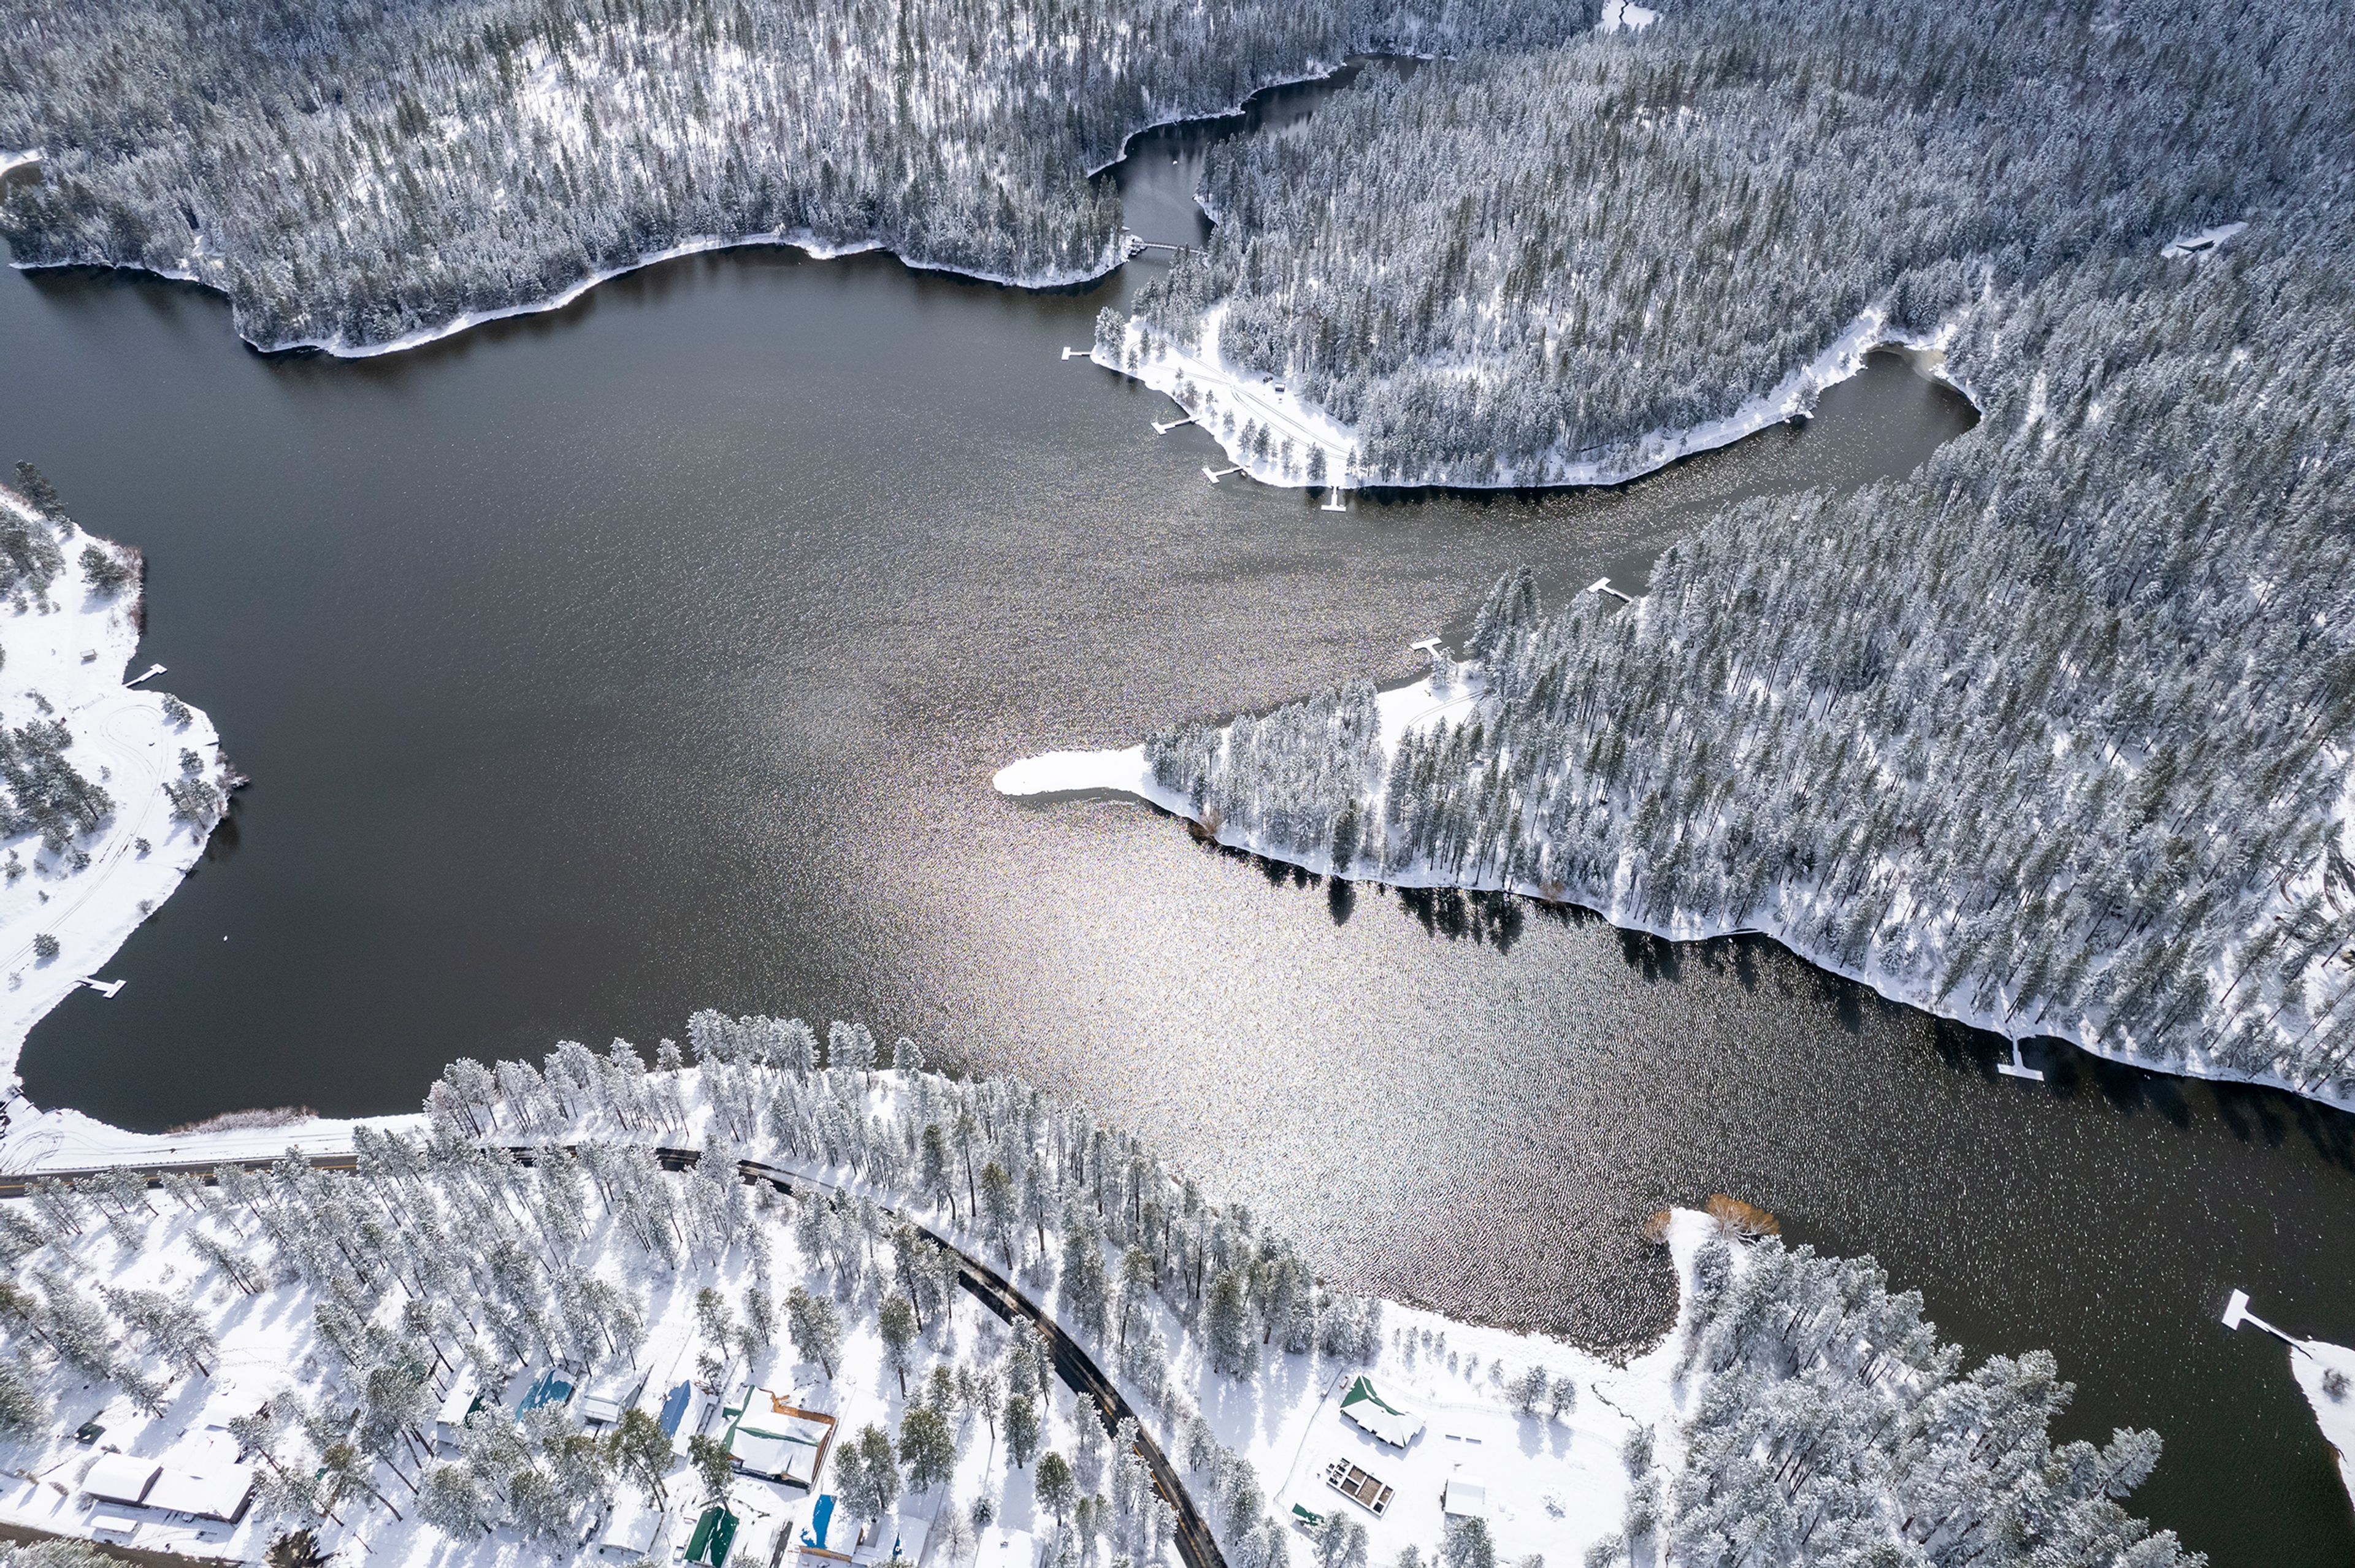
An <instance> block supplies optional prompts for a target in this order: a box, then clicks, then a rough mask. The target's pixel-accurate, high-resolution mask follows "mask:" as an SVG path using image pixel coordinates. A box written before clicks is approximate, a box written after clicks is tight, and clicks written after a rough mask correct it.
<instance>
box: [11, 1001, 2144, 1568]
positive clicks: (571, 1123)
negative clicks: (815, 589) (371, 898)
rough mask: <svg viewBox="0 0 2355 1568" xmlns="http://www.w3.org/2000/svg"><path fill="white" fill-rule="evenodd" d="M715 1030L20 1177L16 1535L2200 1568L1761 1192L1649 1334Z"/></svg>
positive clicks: (1986, 1375)
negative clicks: (1471, 1286)
mask: <svg viewBox="0 0 2355 1568" xmlns="http://www.w3.org/2000/svg"><path fill="white" fill-rule="evenodd" d="M692 1025H693V1027H692V1028H691V1029H690V1031H689V1034H690V1040H691V1043H692V1048H693V1056H694V1061H695V1064H694V1065H688V1061H687V1053H686V1052H683V1051H681V1050H680V1049H679V1048H678V1047H677V1045H676V1044H674V1043H673V1042H670V1041H667V1040H666V1041H664V1042H662V1045H661V1047H660V1048H659V1049H658V1050H657V1051H656V1053H655V1060H654V1061H653V1062H652V1063H651V1064H650V1063H648V1062H647V1061H645V1059H644V1057H642V1056H641V1055H640V1054H639V1053H638V1052H637V1051H635V1050H634V1049H633V1048H632V1047H630V1046H629V1045H628V1044H627V1043H626V1042H623V1041H615V1042H614V1043H613V1046H612V1047H611V1048H610V1049H609V1050H608V1051H604V1052H602V1053H600V1052H596V1051H590V1050H589V1049H588V1048H586V1047H585V1046H581V1045H580V1044H577V1043H572V1042H565V1043H562V1044H559V1046H558V1048H557V1050H556V1051H553V1052H551V1053H550V1054H549V1057H548V1059H547V1061H546V1063H545V1065H544V1067H535V1066H533V1065H531V1064H529V1063H527V1062H513V1061H502V1062H500V1063H498V1064H497V1065H496V1068H486V1067H484V1066H482V1065H480V1064H479V1063H475V1062H473V1061H460V1062H458V1063H456V1064H454V1065H453V1067H452V1068H451V1069H450V1070H449V1072H447V1073H446V1074H445V1075H444V1077H443V1078H442V1081H441V1082H439V1083H436V1084H435V1085H434V1086H433V1092H432V1096H431V1098H430V1099H429V1101H428V1104H427V1115H426V1116H425V1118H423V1121H422V1124H420V1123H419V1121H418V1119H416V1118H406V1119H403V1121H402V1122H400V1123H395V1124H391V1125H376V1124H370V1123H361V1124H357V1125H355V1126H354V1127H353V1129H352V1137H351V1140H350V1147H351V1152H350V1154H349V1156H347V1157H328V1158H316V1157H314V1158H311V1159H304V1158H295V1157H288V1158H285V1159H282V1160H281V1161H279V1162H277V1163H276V1164H274V1165H272V1166H267V1167H264V1168H259V1169H255V1168H245V1167H241V1166H238V1165H232V1164H224V1165H222V1166H219V1167H218V1168H216V1169H214V1170H213V1171H211V1172H210V1173H209V1174H200V1173H199V1172H200V1170H201V1166H200V1165H199V1166H198V1167H197V1168H192V1169H189V1170H184V1171H177V1172H171V1173H167V1174H164V1175H162V1176H161V1177H160V1178H159V1179H157V1180H156V1181H155V1184H154V1185H151V1184H150V1181H149V1179H148V1178H147V1176H146V1175H145V1174H144V1173H134V1172H132V1171H130V1170H126V1169H122V1168H117V1169H114V1170H112V1171H111V1172H108V1173H105V1174H101V1175H96V1176H90V1177H85V1178H82V1179H59V1178H56V1177H42V1178H34V1179H31V1180H30V1181H29V1183H28V1184H27V1196H26V1197H25V1198H24V1199H23V1200H20V1201H14V1202H9V1203H6V1204H5V1206H0V1243H5V1250H6V1252H7V1253H8V1254H9V1256H10V1259H11V1268H10V1283H9V1284H8V1285H7V1286H6V1295H5V1298H0V1333H5V1336H6V1339H7V1342H8V1345H9V1349H10V1350H11V1354H12V1359H11V1361H10V1362H9V1364H8V1368H7V1370H6V1371H0V1420H5V1425H6V1429H7V1437H6V1449H5V1455H0V1469H5V1472H6V1474H7V1476H8V1477H10V1483H11V1484H10V1486H9V1488H8V1489H7V1491H6V1492H5V1495H0V1523H6V1524H9V1525H13V1526H16V1527H17V1528H20V1529H30V1530H34V1531H43V1532H48V1533H53V1534H57V1535H60V1536H72V1537H79V1538H85V1539H97V1540H102V1541H111V1542H115V1543H120V1544H124V1545H128V1546H132V1547H136V1548H140V1549H144V1550H148V1551H156V1552H176V1553H182V1554H188V1555H195V1556H205V1557H218V1558H229V1559H234V1560H241V1561H253V1560H259V1559H261V1558H262V1557H263V1556H264V1555H265V1554H273V1553H274V1554H275V1555H274V1556H273V1557H272V1561H286V1562H292V1561H323V1560H329V1559H332V1560H335V1561H353V1562H357V1561H359V1560H361V1559H363V1558H365V1559H366V1560H368V1561H369V1562H385V1563H450V1562H458V1561H464V1562H495V1561H496V1562H527V1561H538V1560H551V1559H552V1560H564V1559H568V1558H573V1557H581V1556H586V1555H588V1554H591V1553H593V1554H595V1555H596V1556H598V1557H601V1558H603V1559H607V1560H612V1561H621V1562H633V1561H641V1560H643V1561H648V1562H666V1561H680V1560H685V1561H689V1562H695V1563H709V1564H712V1565H713V1568H719V1565H720V1564H722V1563H730V1562H733V1563H744V1564H748V1565H749V1564H756V1563H766V1564H777V1563H784V1562H788V1561H798V1562H800V1563H802V1564H803V1565H804V1568H820V1565H821V1564H824V1563H838V1562H845V1561H848V1562H852V1563H890V1562H894V1561H901V1562H906V1563H910V1564H911V1565H918V1568H921V1565H922V1564H923V1563H938V1564H941V1565H942V1568H966V1565H968V1564H971V1563H975V1562H985V1563H990V1564H993V1565H997V1564H1003V1565H1005V1568H1042V1565H1046V1564H1052V1565H1054V1568H1097V1565H1098V1564H1102V1563H1114V1564H1120V1563H1127V1564H1132V1565H1134V1564H1144V1563H1179V1562H1182V1563H1184V1564H1185V1568H1218V1565H1219V1564H1220V1563H1221V1562H1223V1563H1226V1564H1230V1565H1232V1568H1285V1565H1286V1564H1289V1563H1315V1564H1316V1568H1366V1565H1367V1564H1369V1563H1382V1564H1393V1563H1395V1564H1399V1565H1401V1568H1417V1565H1418V1564H1420V1563H1441V1564H1444V1565H1445V1568H1495V1565H1496V1564H1497V1563H1510V1564H1515V1565H1518V1568H1540V1565H1541V1564H1542V1563H1546V1562H1551V1563H1556V1564H1557V1565H1561V1564H1579V1565H1581V1568H1605V1565H1608V1564H1612V1563H1621V1562H1643V1563H1650V1562H1654V1561H1659V1560H1661V1554H1662V1553H1663V1552H1666V1551H1667V1550H1668V1545H1669V1544H1670V1543H1671V1542H1674V1543H1677V1544H1678V1545H1679V1546H1680V1547H1682V1548H1684V1549H1686V1551H1687V1557H1686V1558H1685V1559H1684V1560H1689V1561H1719V1560H1727V1561H1731V1559H1721V1555H1710V1554H1709V1553H1710V1552H1717V1551H1719V1549H1720V1548H1727V1549H1730V1548H1731V1546H1732V1543H1733V1542H1734V1541H1738V1540H1741V1539H1743V1538H1745V1537H1746V1536H1747V1535H1748V1534H1749V1533H1750V1532H1751V1531H1754V1530H1756V1529H1758V1528H1761V1527H1764V1528H1769V1529H1773V1530H1776V1531H1782V1532H1785V1534H1788V1535H1792V1536H1806V1537H1816V1536H1818V1535H1821V1534H1822V1533H1823V1532H1825V1531H1830V1532H1831V1533H1832V1536H1833V1537H1834V1538H1837V1539H1841V1540H1849V1539H1852V1540H1853V1541H1855V1542H1856V1543H1857V1544H1858V1545H1859V1547H1862V1546H1866V1545H1870V1544H1873V1543H1880V1544H1882V1545H1890V1546H1895V1545H1898V1544H1901V1543H1905V1544H1910V1545H1911V1546H1912V1547H1913V1549H1914V1550H1915V1551H1917V1552H1920V1553H1922V1555H1921V1556H1919V1557H1918V1558H1917V1559H1916V1560H1918V1561H1934V1562H1945V1561H1959V1560H1960V1559H1959V1558H1958V1557H1957V1556H1955V1554H1953V1553H1951V1552H1947V1550H1946V1549H1947V1548H1949V1547H1959V1546H1960V1545H1962V1543H1966V1542H1969V1541H1974V1540H1983V1539H1985V1537H1986V1536H1987V1534H1990V1533H1993V1532H1995V1531H2003V1532H2005V1533H2006V1535H2007V1538H2017V1539H2021V1540H2028V1541H2068V1542H2071V1543H2073V1544H2074V1545H2075V1546H2077V1547H2081V1548H2088V1549H2090V1548H2093V1547H2096V1546H2100V1545H2101V1544H2102V1543H2105V1542H2106V1543H2108V1544H2109V1545H2110V1546H2111V1547H2114V1548H2115V1550H2117V1551H2120V1552H2125V1551H2128V1550H2131V1551H2132V1552H2134V1556H2133V1559H2132V1560H2133V1561H2134V1562H2135V1563H2137V1564H2138V1565H2139V1564H2161V1563H2170V1562H2174V1561H2177V1560H2178V1559H2179V1552H2178V1549H2177V1548H2176V1546H2175V1544H2174V1541H2173V1538H2172V1536H2171V1535H2167V1534H2163V1533H2162V1534H2160V1535H2157V1536H2152V1535H2150V1534H2149V1533H2148V1531H2147V1526H2145V1525H2143V1524H2142V1523H2141V1522H2140V1521H2138V1520H2134V1519H2132V1518H2130V1517H2129V1516H2128V1515H2126V1513H2125V1511H2124V1510H2123V1509H2121V1508H2120V1507H2119V1506H2118V1504H2117V1502H2116V1500H2115V1499H2118V1498H2120V1497H2123V1496H2124V1495H2125V1494H2126V1492H2128V1491H2130V1490H2131V1489H2132V1488H2133V1487H2134V1486H2135V1485H2137V1483H2138V1482H2139V1480H2140V1479H2141V1477H2143V1476H2144V1475H2145V1474H2147V1471H2148V1469H2149V1467H2150V1465H2151V1464H2152V1463H2153V1462H2154V1461H2155V1460H2156V1457H2157V1454H2158V1438H2157V1437H2156V1435H2152V1434H2148V1433H2139V1434H2137V1433H2120V1434H2118V1435H2117V1436H2116V1438H2115V1441H2114V1442H2113V1443H2111V1444H2110V1445H2107V1446H2106V1447H2105V1448H2102V1449H2098V1450H2097V1449H2095V1448H2094V1447H2091V1446H2089V1445H2083V1444H2073V1445H2065V1446H2063V1447H2061V1448H2058V1449H2056V1448H2054V1447H2053V1446H2052V1445H2051V1442H2050V1439H2049V1438H2048V1437H2047V1435H2046V1424H2047V1422H2048V1421H2049V1420H2050V1419H2051V1416H2052V1415H2054V1414H2056V1413H2058V1412H2059V1411H2060V1410H2061V1409H2062V1407H2063V1406H2064V1405H2065V1404H2066V1403H2067V1399H2068V1394H2069V1391H2068V1386H2067V1385H2066V1384H2064V1383H2061V1382H2059V1381H2057V1380H2056V1378H2055V1377H2054V1375H2053V1368H2052V1366H2051V1359H2050V1358H2049V1357H2046V1356H2043V1355H2041V1353H2030V1354H2029V1355H2026V1356H2023V1357H2021V1358H2019V1360H2016V1361H2015V1360H2009V1359H2005V1358H1998V1359H1996V1360H1991V1361H1989V1362H1987V1363H1986V1364H1985V1365H1984V1366H1982V1367H1979V1368H1977V1369H1976V1370H1973V1371H1969V1372H1968V1373H1965V1372H1964V1371H1963V1370H1962V1368H1961V1365H1960V1357H1959V1354H1958V1353H1957V1352H1955V1351H1954V1350H1952V1349H1948V1348H1945V1347H1942V1346H1941V1345H1940V1344H1939V1342H1938V1340H1937V1338H1936V1334H1935V1331H1934V1328H1932V1327H1931V1326H1930V1325H1928V1324H1926V1323H1924V1322H1923V1320H1922V1318H1921V1316H1920V1313H1921V1304H1920V1299H1919V1297H1918V1296H1913V1295H1911V1294H1894V1293H1891V1291H1890V1290H1889V1289H1888V1287H1887V1284H1886V1281H1885V1280H1884V1278H1883V1277H1882V1275H1881V1272H1880V1270H1879V1269H1878V1268H1877V1267H1876V1266H1875V1265H1873V1264H1871V1263H1870V1261H1869V1260H1866V1261H1847V1262H1843V1261H1837V1260H1830V1259H1822V1258H1817V1257H1816V1256H1815V1255H1814V1254H1813V1253H1811V1252H1810V1251H1809V1250H1808V1249H1806V1248H1804V1247H1802V1248H1796V1249H1785V1247H1784V1246H1783V1245H1782V1243H1780V1242H1779V1241H1778V1240H1776V1239H1774V1237H1773V1236H1772V1235H1770V1234H1765V1233H1764V1232H1767V1231H1769V1230H1771V1227H1772V1221H1771V1217H1767V1216H1764V1215H1761V1214H1759V1213H1758V1212H1757V1211H1752V1210H1748V1209H1747V1208H1746V1206H1743V1205H1740V1204H1736V1203H1732V1202H1731V1201H1724V1202H1721V1203H1719V1204H1717V1205H1716V1206H1715V1211H1716V1215H1717V1216H1718V1217H1715V1218H1712V1217H1711V1216H1710V1215H1707V1214H1703V1213H1700V1212H1698V1211H1677V1212H1674V1213H1663V1214H1661V1215H1659V1216H1657V1217H1656V1220H1655V1221H1654V1224H1655V1234H1656V1236H1657V1240H1659V1241H1660V1242H1661V1243H1663V1244H1665V1245H1667V1246H1668V1248H1669V1249H1670V1251H1671V1253H1672V1255H1673V1257H1674V1260H1675V1263H1676V1266H1677V1271H1678V1279H1679V1281H1680V1284H1681V1296H1682V1302H1683V1305H1682V1307H1681V1309H1680V1311H1679V1314H1678V1323H1677V1326H1676V1328H1674V1330H1672V1332H1671V1333H1670V1334H1669V1335H1668V1338H1667V1339H1664V1340H1663V1341H1662V1342H1661V1343H1660V1344H1658V1345H1657V1347H1655V1348H1654V1349H1651V1350H1650V1351H1649V1352H1647V1353H1646V1354H1644V1355H1642V1356H1639V1357H1637V1358H1636V1359H1635V1360H1631V1361H1630V1362H1628V1363H1627V1364H1626V1365H1625V1366H1618V1365H1614V1364H1612V1363H1611V1362H1609V1361H1606V1360H1602V1359H1599V1358H1596V1357H1593V1356H1590V1355H1586V1354H1583V1353H1582V1352H1579V1351H1576V1350H1574V1349H1569V1348H1567V1347H1565V1346H1562V1345H1561V1344H1559V1343H1556V1342H1554V1341H1550V1340H1547V1339H1538V1338H1531V1337H1526V1336H1518V1335H1514V1334H1510V1333H1507V1332H1504V1331H1502V1330H1497V1329H1488V1328H1473V1327H1467V1326H1465V1325H1461V1324H1455V1323H1450V1322H1448V1321H1446V1320H1444V1319H1443V1318H1439V1317H1433V1316H1432V1315H1429V1314H1426V1313H1421V1312H1416V1311H1412V1310H1409V1309H1405V1308H1402V1307H1397V1306H1395V1305H1391V1304H1385V1303H1382V1302H1379V1301H1373V1300H1368V1299H1365V1298H1361V1297H1358V1296H1353V1295H1351V1294H1349V1293H1348V1291H1346V1290H1345V1289H1342V1288H1340V1287H1338V1286H1337V1285H1334V1284H1332V1283H1331V1282H1328V1281H1327V1280H1325V1279H1322V1278H1320V1277H1319V1276H1318V1275H1316V1272H1315V1270H1314V1268H1313V1266H1312V1265H1311V1264H1310V1263H1309V1262H1308V1261H1307V1259H1306V1258H1305V1256H1304V1254H1303V1253H1302V1252H1301V1251H1300V1249H1299V1248H1298V1247H1296V1246H1295V1243H1293V1242H1292V1241H1290V1240H1289V1239H1287V1238H1285V1237H1284V1236H1281V1235H1278V1234H1274V1233H1272V1232H1269V1231H1267V1230H1266V1229H1265V1228H1263V1227H1262V1226H1260V1225H1258V1224H1256V1223H1255V1222H1254V1221H1253V1219H1252V1216H1251V1215H1250V1214H1249V1213H1248V1212H1247V1211H1244V1210H1242V1209H1240V1208H1237V1207H1234V1206H1231V1205H1223V1204H1220V1203H1219V1202H1217V1201H1215V1200H1212V1199H1211V1198H1209V1196H1207V1195H1206V1194H1205V1193H1204V1192H1203V1191H1202V1190H1201V1189H1200V1188H1199V1186H1198V1185H1197V1184H1195V1183H1194V1182H1193V1181H1191V1180H1189V1179H1186V1178H1185V1177H1184V1176H1183V1175H1182V1174H1181V1173H1178V1172H1177V1171H1174V1170H1171V1169H1169V1168H1167V1167H1166V1166H1165V1165H1164V1164H1163V1163H1162V1162H1161V1161H1160V1159H1159V1158H1158V1157H1156V1155H1155V1154H1154V1153H1153V1151H1152V1150H1150V1149H1149V1148H1146V1147H1143V1146H1142V1145H1140V1144H1139V1143H1138V1142H1137V1141H1136V1140H1135V1139H1134V1138H1132V1137H1130V1136H1125V1135H1124V1134H1122V1133H1121V1132H1119V1131H1118V1130H1117V1129H1114V1128H1111V1127H1107V1126H1105V1125H1103V1124H1101V1123H1100V1122H1097V1121H1096V1120H1094V1119H1093V1118H1092V1116H1091V1115H1089V1114H1088V1113H1087V1112H1086V1111H1085V1110H1084V1109H1083V1108H1080V1107H1072V1106H1068V1105H1064V1104H1059V1103H1057V1102H1055V1101H1053V1100H1051V1099H1050V1098H1049V1097H1047V1096H1045V1095H1043V1094H1041V1093H1039V1092H1038V1091H1037V1090H1035V1089H1031V1088H1029V1087H1028V1086H1026V1085H1024V1084H1022V1083H1018V1082H1017V1081H1013V1080H1007V1079H991V1080H985V1081H980V1082H959V1081H954V1080H951V1079H947V1078H943V1077H941V1076H939V1075H937V1074H933V1073H930V1072H924V1071H923V1070H922V1054H921V1052H920V1051H918V1049H917V1048H916V1047H915V1046H914V1045H913V1044H912V1042H910V1041H906V1040H902V1041H900V1043H899V1045H898V1046H896V1047H895V1048H894V1049H893V1050H892V1051H890V1053H889V1058H888V1059H889V1061H890V1063H891V1065H890V1067H888V1068H887V1067H885V1066H884V1065H883V1062H882V1061H881V1060H879V1058H881V1057H882V1054H883V1053H881V1052H879V1050H878V1048H877V1046H876V1043H875V1041H874V1040H873V1039H872V1038H871V1037H870V1036H869V1035H868V1033H867V1031H866V1030H865V1029H861V1028H859V1027H858V1026H855V1025H845V1024H840V1023H837V1024H836V1025H834V1026H833V1028H832V1029H831V1030H830V1031H829V1035H828V1039H827V1041H826V1045H825V1047H824V1048H823V1050H822V1051H821V1047H820V1045H819V1042H818V1040H817V1038H816V1036H815V1033H814V1032H813V1031H812V1030H810V1029H807V1028H806V1027H805V1026H804V1025H802V1024H800V1023H799V1022H798V1021H794V1022H781V1021H779V1020H775V1019H762V1018H744V1019H727V1018H725V1017H722V1016H721V1015H719V1014H716V1013H705V1014H699V1015H698V1016H697V1018H696V1019H694V1020H692ZM821 1061H823V1062H824V1063H825V1065H820V1062H821ZM968 1297H977V1298H978V1299H969V1298H968ZM993 1303H995V1304H996V1305H995V1308H993V1307H992V1304H993ZM1712 1542H1715V1543H1718V1546H1715V1547H1712V1546H1711V1545H1710V1543H1712ZM796 1554H797V1555H796ZM2005 1561H2009V1559H2005Z"/></svg>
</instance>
